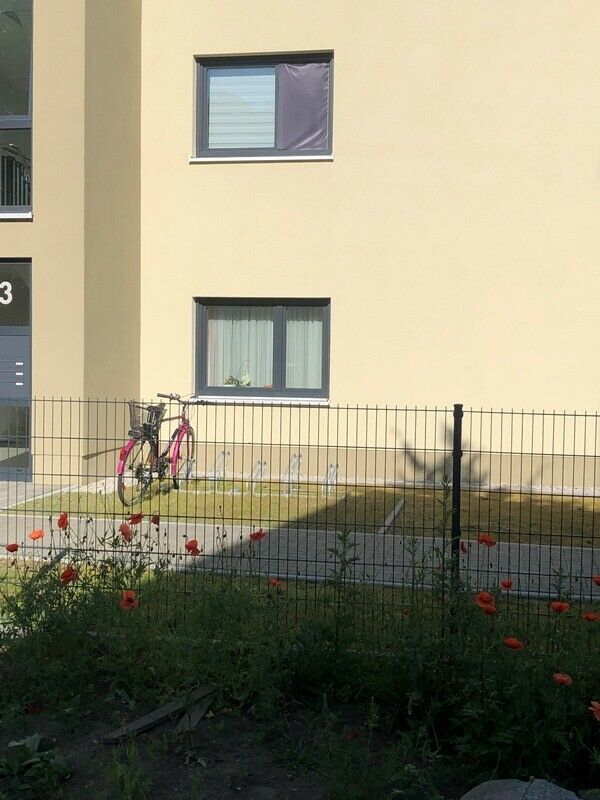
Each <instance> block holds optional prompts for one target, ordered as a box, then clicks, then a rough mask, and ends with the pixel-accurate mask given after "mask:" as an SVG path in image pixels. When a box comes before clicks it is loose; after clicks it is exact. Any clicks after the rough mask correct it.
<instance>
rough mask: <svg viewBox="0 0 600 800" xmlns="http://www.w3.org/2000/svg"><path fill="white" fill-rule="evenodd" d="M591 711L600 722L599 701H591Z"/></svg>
mask: <svg viewBox="0 0 600 800" xmlns="http://www.w3.org/2000/svg"><path fill="white" fill-rule="evenodd" d="M589 709H590V711H591V712H592V714H593V715H594V716H595V717H596V719H597V720H598V722H600V703H599V702H598V701H597V700H590V706H589Z"/></svg>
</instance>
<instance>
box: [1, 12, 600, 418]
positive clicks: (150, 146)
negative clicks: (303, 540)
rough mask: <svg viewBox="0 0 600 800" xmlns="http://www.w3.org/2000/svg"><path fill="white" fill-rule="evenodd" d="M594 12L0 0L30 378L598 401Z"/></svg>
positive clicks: (427, 400)
mask: <svg viewBox="0 0 600 800" xmlns="http://www.w3.org/2000/svg"><path fill="white" fill-rule="evenodd" d="M28 13H29V14H30V16H29V17H27V14H28ZM28 20H30V22H28ZM28 24H30V29H31V31H32V33H31V45H30V61H29V63H30V65H31V71H30V73H29V74H28V75H27V76H25V77H24V75H23V64H24V63H25V62H26V61H27V51H26V45H23V42H26V40H27V30H28V28H27V26H28ZM599 40H600V5H598V4H597V3H595V2H591V1H590V0H568V1H567V0H543V2H542V0H524V1H523V0H519V2H516V0H515V2H513V1H512V0H507V2H488V1H487V0H486V1H484V0H460V2H448V0H419V2H410V1H409V0H398V1H397V2H390V0H385V1H384V0H375V2H372V3H364V2H358V0H356V1H355V0H343V1H342V0H327V2H325V3H323V2H314V1H313V0H302V2H300V0H285V2H282V0H218V1H217V0H172V1H171V2H170V3H167V4H166V3H164V2H158V0H33V4H32V3H31V2H29V0H0V83H1V82H4V88H3V89H2V87H1V86H0V102H4V106H1V105H0V154H2V159H3V161H2V164H3V165H4V166H3V167H2V169H3V170H4V171H3V172H2V171H0V175H2V176H4V177H3V178H2V180H3V181H4V183H3V187H0V268H4V266H6V265H9V264H10V265H11V269H13V273H11V274H14V269H16V268H17V267H15V264H16V265H19V264H21V265H23V268H24V269H30V271H31V278H30V285H29V291H30V316H29V318H28V324H27V325H23V324H21V328H22V330H25V328H28V334H27V335H29V336H30V354H31V363H30V370H31V374H30V379H31V381H30V386H29V388H27V387H24V389H23V392H22V394H23V397H20V398H19V399H18V402H19V403H21V404H22V405H26V404H27V402H28V401H29V399H30V398H31V397H43V396H55V397H58V396H65V397H77V398H80V397H81V398H105V397H110V398H115V397H116V398H128V397H132V396H143V397H151V396H153V395H155V394H156V392H157V391H175V392H180V393H181V394H190V393H193V394H196V395H197V396H202V397H208V398H209V399H217V400H222V399H224V398H227V397H233V398H235V399H240V400H250V401H253V400H254V401H255V400H257V399H267V400H274V401H276V402H279V401H280V400H281V399H283V400H284V401H286V402H288V401H289V402H302V401H305V400H309V401H311V402H318V403H331V404H337V403H343V404H346V403H350V404H355V403H368V404H382V405H385V404H389V405H396V404H397V405H415V404H416V405H428V406H435V405H438V406H444V405H449V404H452V403H454V402H463V403H465V404H466V405H473V406H477V407H494V408H498V407H514V408H523V407H526V408H532V407H535V408H559V409H563V408H570V409H574V408H576V409H579V410H590V411H594V410H597V408H598V405H599V404H600V379H599V378H598V375H597V370H596V369H595V366H594V365H595V363H596V360H597V353H598V340H599V337H598V306H599V298H600V270H599V268H598V264H599V262H600V237H599V236H598V224H599V220H600V112H599V111H598V110H597V98H598V97H599V96H600V48H598V41H599ZM23 47H25V51H23ZM11 48H12V50H11ZM23 52H25V56H24V55H23ZM26 84H28V86H29V94H28V95H27V97H28V104H29V105H28V110H27V109H26V110H25V113H24V114H23V113H20V112H22V111H23V108H20V107H19V106H18V102H17V100H18V99H19V97H21V100H22V97H25V94H26V91H25V88H24V87H25V86H26ZM19 92H21V95H19ZM286 92H287V94H286ZM15 97H16V98H17V100H15ZM307 98H308V99H307ZM23 102H24V101H23ZM303 103H304V104H305V105H304V106H302V104H303ZM299 109H300V111H301V112H302V113H300V111H299ZM17 117H18V118H19V119H20V120H21V122H19V120H17ZM25 118H27V119H25ZM17 125H25V126H29V129H30V131H31V134H30V135H31V152H30V153H26V152H24V151H25V150H26V149H27V148H26V147H24V146H23V145H22V144H19V142H21V141H22V140H21V139H19V136H20V135H21V134H20V133H19V134H17V131H18V130H20V131H22V130H23V129H18V128H17V127H16V126H17ZM290 128H291V134H290ZM219 137H221V138H219ZM228 137H229V138H228ZM252 137H254V138H252ZM286 137H287V138H286ZM232 142H233V146H229V145H231V143H232ZM285 142H287V144H285ZM224 143H225V144H224ZM227 143H229V145H228V144H227ZM2 148H4V149H2ZM15 165H17V166H15ZM9 167H10V169H11V170H13V172H12V173H10V174H11V175H12V176H13V177H12V178H10V176H9V172H8V169H9ZM17 168H18V169H20V170H24V172H20V173H19V175H21V176H22V175H23V174H25V175H26V180H27V181H28V182H29V183H28V186H29V188H28V189H27V187H25V189H23V190H22V191H21V194H20V195H19V196H18V197H17V195H16V194H15V193H14V192H15V189H14V186H16V185H17V184H16V183H15V181H17V178H15V177H14V176H15V175H16V174H17V173H16V172H15V171H14V170H15V169H17ZM27 170H28V171H29V172H27ZM7 176H8V177H7ZM27 176H28V177H27ZM19 180H25V179H23V178H22V177H21V178H20V179H19ZM10 181H12V183H10ZM19 185H20V186H21V188H22V187H23V186H24V185H25V184H19ZM10 187H12V188H10ZM9 189H10V191H9ZM26 190H27V191H30V196H28V197H26V196H25V195H24V194H23V191H26ZM11 191H12V192H13V194H12V195H11V194H10V192H11ZM1 192H3V193H4V194H3V195H2V194H1ZM24 198H25V200H29V202H28V203H27V202H25V203H23V202H22V201H23V199H24ZM17 201H18V202H17ZM7 274H8V273H7ZM1 282H2V275H0V284H1ZM1 299H2V298H1V297H0V301H1ZM8 308H9V306H8V305H5V304H2V305H0V316H1V315H2V314H3V313H4V314H6V312H7V309H8ZM6 319H7V318H6V317H5V320H4V321H3V320H2V319H1V318H0V331H4V336H5V337H8V338H5V339H4V340H3V341H4V342H5V344H6V348H8V349H6V348H5V352H4V351H3V354H0V355H2V358H3V359H4V360H5V361H6V363H8V364H9V369H8V373H7V374H8V377H7V376H6V375H5V383H6V381H8V384H11V386H10V391H8V393H7V392H3V393H2V394H3V396H4V395H6V397H5V400H4V401H2V402H3V404H4V406H7V407H10V406H11V398H12V397H13V395H12V394H11V392H12V391H17V390H13V388H12V383H13V382H14V383H21V381H18V380H15V381H13V380H12V378H13V376H12V372H11V370H12V362H10V359H11V358H12V356H13V351H12V350H10V347H9V344H10V342H9V341H8V340H9V338H10V337H11V331H10V330H9V329H10V327H11V325H12V324H13V323H11V322H10V320H9V324H7V325H5V324H4V322H5V321H6ZM21 323H22V321H21ZM13 338H14V337H13ZM11 341H13V339H11ZM0 346H2V342H1V341H0ZM11 346H12V345H11ZM9 362H10V363H9ZM25 369H27V365H25ZM17 371H20V370H17ZM5 372H6V370H5ZM25 377H27V376H25ZM8 384H7V385H8ZM3 413H5V414H6V413H8V412H3Z"/></svg>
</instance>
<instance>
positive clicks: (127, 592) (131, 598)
mask: <svg viewBox="0 0 600 800" xmlns="http://www.w3.org/2000/svg"><path fill="white" fill-rule="evenodd" d="M119 605H120V606H121V608H122V609H123V611H131V609H133V608H137V607H138V601H137V597H136V594H135V592H134V591H133V589H123V591H122V592H121V601H120V602H119Z"/></svg>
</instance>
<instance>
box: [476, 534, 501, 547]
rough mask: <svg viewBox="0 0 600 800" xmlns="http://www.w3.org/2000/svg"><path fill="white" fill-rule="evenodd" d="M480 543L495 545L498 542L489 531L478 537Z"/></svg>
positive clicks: (489, 545) (487, 545) (488, 545)
mask: <svg viewBox="0 0 600 800" xmlns="http://www.w3.org/2000/svg"><path fill="white" fill-rule="evenodd" d="M477 541H478V542H479V544H484V545H485V546H486V547H495V546H496V544H497V542H496V540H495V539H494V537H493V536H490V535H489V533H480V534H479V536H478V537H477Z"/></svg>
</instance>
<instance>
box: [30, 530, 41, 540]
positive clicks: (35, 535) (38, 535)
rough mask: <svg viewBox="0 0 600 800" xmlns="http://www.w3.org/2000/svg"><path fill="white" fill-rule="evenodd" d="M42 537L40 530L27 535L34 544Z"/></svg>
mask: <svg viewBox="0 0 600 800" xmlns="http://www.w3.org/2000/svg"><path fill="white" fill-rule="evenodd" d="M43 535H44V531H42V530H37V531H31V533H30V534H29V538H30V539H31V541H32V542H35V541H36V540H37V539H41V538H42V536H43Z"/></svg>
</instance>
